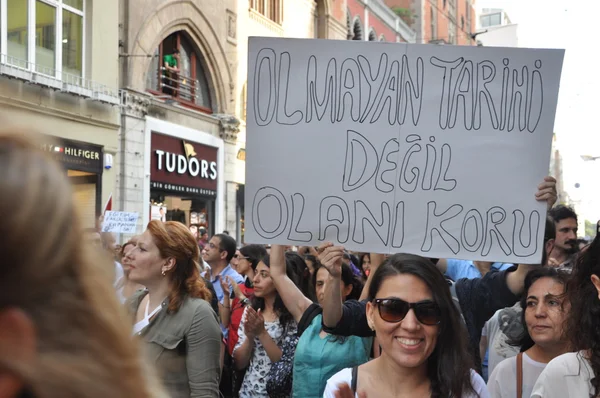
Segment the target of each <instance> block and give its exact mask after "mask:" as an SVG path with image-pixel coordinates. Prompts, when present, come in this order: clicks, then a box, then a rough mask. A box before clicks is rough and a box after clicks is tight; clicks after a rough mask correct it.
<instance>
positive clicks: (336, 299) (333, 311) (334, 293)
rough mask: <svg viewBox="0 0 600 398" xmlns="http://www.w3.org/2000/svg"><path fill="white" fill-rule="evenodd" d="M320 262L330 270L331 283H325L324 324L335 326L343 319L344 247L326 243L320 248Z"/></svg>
mask: <svg viewBox="0 0 600 398" xmlns="http://www.w3.org/2000/svg"><path fill="white" fill-rule="evenodd" d="M319 251H320V252H321V254H319V262H320V263H321V265H323V266H324V267H325V268H327V269H328V270H329V278H330V282H331V283H326V284H325V294H324V298H323V325H326V326H328V327H331V328H333V327H335V326H336V325H337V324H338V323H339V322H340V320H341V319H342V314H343V312H342V305H343V299H342V289H341V283H340V281H341V279H342V259H343V258H344V248H343V247H341V246H333V245H332V244H331V243H326V244H324V245H322V246H321V247H320V248H319Z"/></svg>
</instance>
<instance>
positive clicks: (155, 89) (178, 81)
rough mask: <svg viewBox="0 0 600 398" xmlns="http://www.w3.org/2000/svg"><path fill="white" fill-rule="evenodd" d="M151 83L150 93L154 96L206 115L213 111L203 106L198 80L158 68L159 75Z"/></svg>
mask: <svg viewBox="0 0 600 398" xmlns="http://www.w3.org/2000/svg"><path fill="white" fill-rule="evenodd" d="M152 80H153V81H151V82H149V89H150V90H149V91H150V92H152V94H155V95H158V96H160V97H164V98H166V99H167V100H173V101H177V102H181V103H182V104H184V105H188V106H192V107H193V108H197V109H199V110H201V111H203V112H206V113H212V110H211V109H209V108H206V106H203V100H204V98H202V88H201V83H200V81H199V80H197V79H193V78H191V77H190V76H187V75H184V74H182V73H181V72H171V71H169V70H167V68H165V67H160V68H158V73H157V74H156V75H155V76H154V78H153V79H152Z"/></svg>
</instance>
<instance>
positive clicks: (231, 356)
mask: <svg viewBox="0 0 600 398" xmlns="http://www.w3.org/2000/svg"><path fill="white" fill-rule="evenodd" d="M34 142H35V141H33V140H30V139H28V138H27V136H26V135H23V134H18V133H0V190H1V191H2V192H3V193H4V195H2V197H1V199H0V211H1V212H2V214H3V215H4V217H3V221H2V223H0V234H1V236H2V237H3V238H2V241H1V243H0V253H1V255H2V258H3V263H2V264H3V265H2V267H1V268H0V284H1V285H0V398H14V397H16V398H45V397H52V398H54V397H57V398H59V397H60V398H71V397H73V398H75V397H77V398H80V397H83V398H87V397H90V398H95V397H98V398H100V397H102V398H105V397H114V398H120V397H124V398H125V397H127V398H132V397H133V398H137V397H139V398H146V397H171V398H183V397H186V398H187V397H193V398H200V397H211V398H212V397H220V396H223V397H240V398H253V397H295V398H312V397H315V398H317V397H325V398H330V397H331V398H333V397H336V398H350V397H361V398H366V397H369V398H380V397H381V398H387V397H394V398H400V397H457V398H458V397H469V398H471V397H479V398H486V397H494V398H500V397H503V398H513V397H515V396H516V397H518V398H521V397H533V398H542V397H543V398H564V397H582V398H585V397H591V398H593V397H597V396H598V395H599V394H600V226H599V231H598V232H599V233H598V235H596V238H595V239H594V240H593V241H592V242H591V243H589V244H587V245H582V244H581V243H582V242H580V241H578V239H577V215H576V214H575V213H574V212H573V210H572V209H570V208H568V207H565V206H561V205H558V206H554V204H555V201H556V189H555V184H556V183H555V180H554V179H553V178H551V177H547V178H546V179H544V181H543V182H542V183H541V185H540V186H539V187H537V193H536V196H535V198H536V199H537V200H538V201H543V202H546V203H547V205H548V209H549V217H548V220H547V222H546V228H545V236H544V249H545V250H544V256H543V258H542V261H541V263H540V264H536V265H531V264H503V263H492V262H478V261H475V262H473V261H463V260H456V259H432V258H424V257H421V256H417V255H411V254H402V253H399V254H393V255H384V254H379V253H353V252H350V251H348V250H346V249H345V248H344V247H340V246H335V245H333V244H328V243H326V244H323V245H321V246H319V247H298V248H296V247H288V246H281V245H272V246H270V245H257V244H251V245H238V244H237V242H236V241H235V240H234V239H233V237H231V236H229V234H227V233H221V234H216V235H214V236H212V237H210V239H208V236H207V235H206V231H203V232H202V233H198V231H191V230H190V227H189V226H187V225H184V224H182V223H180V222H177V221H166V222H163V221H159V220H155V221H151V222H150V223H149V224H148V225H147V226H146V229H145V231H144V232H143V233H142V234H140V235H138V236H136V237H133V238H132V239H130V240H129V241H127V242H124V244H123V245H122V246H117V245H116V242H115V241H114V239H113V238H112V237H111V236H110V235H107V234H102V233H100V232H99V231H98V230H84V229H82V228H81V226H80V222H79V218H78V216H77V214H76V212H75V211H74V210H73V209H74V204H73V202H72V199H70V198H71V196H70V195H67V194H65V193H66V192H70V190H71V188H70V186H69V183H68V180H67V178H66V176H65V173H64V172H63V171H62V170H61V169H60V167H59V166H58V165H57V164H55V162H54V161H53V160H52V159H51V158H50V157H48V156H47V155H46V154H45V153H43V152H42V151H41V150H40V149H38V147H37V146H36V144H35V143H34ZM40 219H44V220H45V221H46V225H47V228H46V229H45V231H44V233H43V234H35V235H34V234H31V233H30V228H29V226H30V225H32V224H34V223H36V222H38V220H40ZM193 232H195V233H193Z"/></svg>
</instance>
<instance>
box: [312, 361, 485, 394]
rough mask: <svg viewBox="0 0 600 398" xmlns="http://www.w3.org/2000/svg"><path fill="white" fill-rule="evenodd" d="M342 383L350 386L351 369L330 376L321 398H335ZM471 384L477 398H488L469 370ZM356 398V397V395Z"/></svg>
mask: <svg viewBox="0 0 600 398" xmlns="http://www.w3.org/2000/svg"><path fill="white" fill-rule="evenodd" d="M359 373H360V371H359ZM344 383H346V384H348V385H351V383H352V368H346V369H342V370H340V371H339V372H337V373H336V374H334V375H333V376H331V377H330V378H329V380H327V385H326V386H325V392H323V398H335V392H336V391H337V390H338V385H340V384H344ZM471 384H472V385H473V389H474V390H475V392H476V393H477V394H478V395H479V398H490V394H489V393H488V390H487V387H486V385H485V381H483V379H482V378H481V376H479V375H478V374H477V372H475V371H474V370H471ZM356 396H357V397H358V394H357V395H356ZM461 398H477V395H474V394H463V396H462V397H461Z"/></svg>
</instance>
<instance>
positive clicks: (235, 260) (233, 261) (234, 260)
mask: <svg viewBox="0 0 600 398" xmlns="http://www.w3.org/2000/svg"><path fill="white" fill-rule="evenodd" d="M227 236H229V235H227ZM240 257H241V254H240V251H239V249H238V250H236V251H235V254H234V255H233V258H232V259H231V261H230V262H229V264H230V265H231V268H233V269H234V270H235V272H237V265H238V261H239V260H238V259H239V258H240ZM238 274H240V275H241V273H239V272H238Z"/></svg>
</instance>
